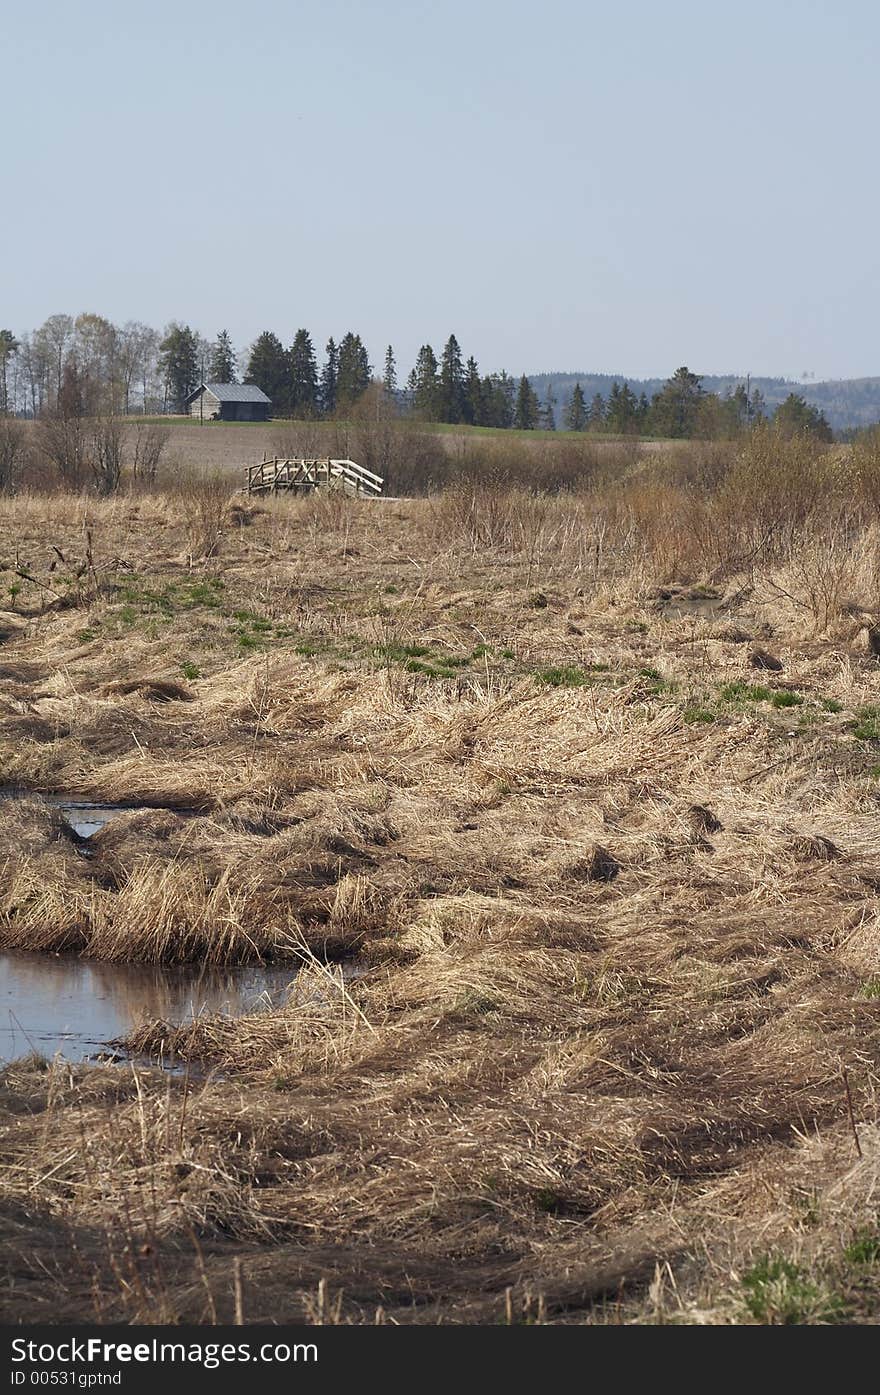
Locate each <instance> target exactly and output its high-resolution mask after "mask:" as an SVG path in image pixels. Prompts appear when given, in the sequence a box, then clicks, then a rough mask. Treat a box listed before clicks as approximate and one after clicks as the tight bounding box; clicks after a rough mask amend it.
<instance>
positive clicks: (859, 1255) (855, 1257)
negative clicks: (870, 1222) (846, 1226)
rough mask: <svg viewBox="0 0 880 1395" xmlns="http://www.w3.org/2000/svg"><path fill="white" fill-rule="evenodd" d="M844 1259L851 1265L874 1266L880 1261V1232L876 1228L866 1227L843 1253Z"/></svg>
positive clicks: (857, 1233)
mask: <svg viewBox="0 0 880 1395" xmlns="http://www.w3.org/2000/svg"><path fill="white" fill-rule="evenodd" d="M843 1257H844V1259H845V1260H847V1261H848V1262H849V1263H850V1264H858V1265H862V1266H865V1267H867V1266H869V1265H870V1266H872V1265H875V1264H876V1263H877V1261H878V1260H880V1232H878V1230H877V1229H876V1227H874V1226H865V1227H863V1229H862V1230H859V1231H856V1234H855V1235H854V1236H853V1238H852V1240H850V1242H849V1244H848V1245H847V1246H846V1248H845V1249H844V1251H843Z"/></svg>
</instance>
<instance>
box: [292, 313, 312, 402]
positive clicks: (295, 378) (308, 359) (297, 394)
mask: <svg viewBox="0 0 880 1395" xmlns="http://www.w3.org/2000/svg"><path fill="white" fill-rule="evenodd" d="M317 414H318V365H317V363H316V361H315V347H314V345H313V343H312V336H311V335H310V334H309V331H308V330H307V329H298V330H297V331H296V334H295V335H294V339H293V343H292V345H291V346H290V415H291V416H293V417H299V418H301V419H308V418H310V417H314V416H317Z"/></svg>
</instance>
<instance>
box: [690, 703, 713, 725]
mask: <svg viewBox="0 0 880 1395" xmlns="http://www.w3.org/2000/svg"><path fill="white" fill-rule="evenodd" d="M681 715H682V718H683V720H684V721H686V722H689V723H691V724H693V723H698V724H699V723H705V724H706V725H708V724H709V722H715V721H717V720H718V713H717V712H713V711H712V708H711V707H698V706H688V707H685V709H684V711H683V712H682V714H681Z"/></svg>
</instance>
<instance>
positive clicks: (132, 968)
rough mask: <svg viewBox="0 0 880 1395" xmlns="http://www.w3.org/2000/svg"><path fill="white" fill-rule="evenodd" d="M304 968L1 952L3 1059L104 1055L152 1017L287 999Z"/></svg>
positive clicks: (233, 1013) (239, 1012)
mask: <svg viewBox="0 0 880 1395" xmlns="http://www.w3.org/2000/svg"><path fill="white" fill-rule="evenodd" d="M295 974H296V965H294V964H286V965H273V966H271V967H264V966H247V967H242V968H235V969H199V968H173V969H172V968H159V967H154V966H153V965H147V964H104V963H99V962H97V961H95V960H87V959H80V958H77V956H75V955H45V954H20V953H8V954H0V1061H12V1060H15V1058H16V1057H18V1056H24V1055H27V1053H28V1052H31V1051H35V1052H38V1053H39V1054H40V1055H41V1056H47V1057H51V1056H54V1055H55V1054H56V1053H58V1052H60V1053H61V1055H62V1056H63V1057H64V1058H65V1059H66V1060H68V1061H85V1060H88V1059H89V1058H91V1057H94V1056H96V1055H100V1054H101V1052H102V1050H103V1049H106V1043H107V1042H108V1041H110V1040H112V1039H113V1038H115V1037H121V1036H126V1035H127V1034H128V1033H129V1032H131V1031H133V1029H134V1028H135V1027H140V1026H142V1025H143V1023H144V1022H152V1021H156V1020H157V1019H160V1018H161V1019H162V1020H163V1021H165V1022H171V1023H173V1024H174V1025H178V1024H181V1023H185V1022H191V1021H193V1019H194V1018H196V1017H199V1016H201V1015H203V1014H206V1013H220V1014H222V1015H224V1016H227V1017H241V1016H243V1015H244V1014H245V1013H249V1012H254V1011H259V1010H260V1009H261V1008H265V1009H268V1008H270V1007H275V1006H278V1005H279V1004H281V1003H283V1002H284V1001H285V999H286V997H287V992H288V989H289V987H290V985H291V983H292V982H293V979H294V976H295Z"/></svg>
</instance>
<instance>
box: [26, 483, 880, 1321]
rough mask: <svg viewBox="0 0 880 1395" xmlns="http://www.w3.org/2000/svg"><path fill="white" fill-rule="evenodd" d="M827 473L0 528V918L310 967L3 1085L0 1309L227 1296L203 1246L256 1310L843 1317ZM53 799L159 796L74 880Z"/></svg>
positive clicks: (850, 655) (863, 905)
mask: <svg viewBox="0 0 880 1395" xmlns="http://www.w3.org/2000/svg"><path fill="white" fill-rule="evenodd" d="M820 466H821V462H820V464H818V465H817V466H816V469H817V472H819V471H820ZM743 468H745V467H743ZM652 469H653V467H652ZM750 478H752V479H753V480H754V479H756V478H757V474H756V473H755V472H753V474H752V476H750ZM824 487H825V485H824V484H823V485H822V488H824ZM755 488H757V485H755ZM816 488H819V486H818V485H816ZM828 488H829V489H836V488H837V485H836V484H835V482H834V480H833V479H832V480H831V482H830V483H829V484H828ZM657 490H660V491H661V492H660V494H656V491H657ZM650 491H655V505H649V493H650ZM823 497H824V496H823ZM675 498H679V500H680V502H681V503H682V507H681V508H680V509H675V508H673V507H672V501H673V500H674V499H675ZM811 498H812V502H811V503H810V506H809V508H808V509H807V513H806V515H805V516H804V518H803V519H802V522H801V525H800V531H799V532H797V531H796V532H795V533H792V532H791V530H789V529H788V528H787V527H785V526H783V525H782V524H780V526H779V527H778V528H777V529H776V530H775V531H774V535H773V537H772V539H769V540H765V541H763V542H762V538H763V537H764V535H763V534H760V533H759V530H758V523H755V525H754V528H755V530H754V531H753V532H751V533H749V532H748V530H747V528H746V524H745V522H744V521H743V518H737V519H734V520H732V521H731V524H730V527H729V528H725V527H722V525H721V523H720V522H719V520H720V518H721V513H720V510H721V507H722V502H723V499H722V492H721V489H720V488H719V489H716V490H714V492H710V493H708V494H705V493H703V494H701V493H700V492H699V491H698V490H695V489H693V488H692V487H691V486H690V485H683V484H682V483H681V482H680V481H676V480H675V479H673V480H672V481H671V483H670V482H669V481H668V480H667V481H665V482H664V481H662V480H661V481H659V482H658V480H657V479H656V478H655V479H653V481H652V479H651V476H650V473H646V474H645V475H644V476H643V477H642V476H638V477H637V478H636V479H632V478H629V477H628V482H627V483H622V484H621V485H619V486H618V487H616V488H615V489H613V490H612V489H604V490H603V491H601V492H593V493H590V494H587V495H583V496H579V497H577V498H573V499H568V500H564V501H563V500H561V499H558V498H549V499H539V500H534V499H529V497H528V496H527V495H525V494H520V493H517V492H509V491H500V490H498V489H492V490H488V491H481V490H473V491H471V492H470V493H469V494H467V495H465V494H459V495H458V496H453V497H445V496H444V497H439V498H433V499H429V500H425V501H410V502H407V503H388V504H381V505H366V504H363V505H355V504H346V503H344V502H342V501H339V500H335V501H334V500H318V501H312V502H309V503H294V504H289V505H283V504H279V505H269V506H267V507H266V509H265V510H262V511H261V512H259V513H256V514H254V516H253V517H249V518H248V520H247V522H246V523H245V522H244V521H242V519H241V518H240V517H234V516H231V515H229V514H224V516H223V520H222V526H221V536H220V538H219V540H218V546H217V547H216V548H215V549H214V550H213V555H211V556H210V557H208V558H207V559H206V558H205V556H204V555H203V556H202V558H201V560H199V558H198V557H197V556H196V550H195V549H193V547H192V546H191V537H190V526H189V523H188V522H187V519H186V518H185V517H182V516H181V515H180V513H179V511H178V510H177V507H176V504H175V500H174V498H173V497H166V496H163V495H154V496H149V497H146V498H141V499H135V500H132V499H128V498H123V497H119V498H117V499H115V500H111V501H104V502H98V503H96V502H95V501H93V500H71V499H65V498H62V497H58V498H52V499H36V498H34V499H30V498H22V499H18V500H15V501H12V502H8V503H5V504H3V505H2V507H0V559H4V558H11V557H12V555H13V550H14V547H15V546H17V547H18V548H19V555H20V556H21V557H23V558H26V560H27V562H28V566H29V569H30V572H31V574H32V576H33V577H34V580H33V582H30V583H26V584H25V585H24V586H23V587H22V589H21V590H19V591H17V592H16V594H15V596H14V597H9V598H8V599H9V606H8V609H9V611H10V613H11V614H13V615H14V617H15V618H16V624H14V625H12V624H10V625H9V626H8V627H7V629H6V630H5V631H4V633H6V634H7V638H6V639H5V641H4V643H3V645H2V649H0V743H2V744H0V751H2V756H3V761H4V768H5V770H6V772H7V775H6V779H7V781H8V782H9V783H10V784H14V785H16V786H18V787H19V788H20V789H23V790H26V791H28V792H29V798H28V799H16V800H14V801H7V802H6V803H5V804H4V805H3V806H2V808H0V817H2V818H3V821H4V831H5V832H6V835H7V836H6V838H5V839H4V845H5V854H4V857H5V861H4V864H3V870H2V875H0V898H2V899H0V938H2V941H3V942H4V943H6V944H7V945H11V944H15V945H17V946H26V947H29V948H32V949H34V950H45V949H54V948H59V947H60V946H67V947H70V946H76V947H79V948H82V949H86V950H87V951H88V952H89V953H90V954H92V955H95V956H104V957H107V958H120V957H121V958H144V959H151V960H156V961H162V960H172V961H173V960H181V959H192V958H195V959H209V960H213V961H214V962H231V961H234V960H240V959H255V958H257V959H258V958H265V957H271V956H276V957H277V956H279V955H283V956H287V957H290V958H292V959H294V960H297V961H299V960H302V961H304V963H305V967H304V968H303V970H302V971H301V973H300V975H299V976H298V978H297V981H296V984H297V986H296V989H295V994H294V996H293V998H292V999H291V1001H290V1002H289V1003H288V1004H286V1005H285V1006H284V1007H283V1008H280V1009H278V1010H275V1011H272V1012H268V1013H265V1014H261V1015H259V1016H255V1017H253V1018H247V1019H243V1020H241V1021H238V1022H229V1021H226V1020H211V1019H208V1020H201V1021H199V1022H197V1023H196V1024H195V1025H192V1026H190V1027H187V1028H185V1029H175V1028H173V1027H172V1026H171V1025H169V1024H168V1023H154V1024H150V1025H148V1026H147V1027H145V1028H144V1029H143V1031H141V1032H140V1033H139V1034H138V1035H137V1038H136V1039H135V1040H133V1041H132V1042H131V1043H130V1045H131V1046H132V1048H134V1049H137V1050H138V1051H141V1052H148V1051H149V1052H155V1053H157V1054H158V1053H160V1052H161V1053H162V1054H163V1055H164V1056H165V1057H167V1055H168V1053H169V1052H171V1051H173V1052H175V1053H176V1056H177V1058H178V1059H179V1060H181V1061H185V1062H189V1063H190V1069H191V1071H192V1074H191V1076H185V1075H177V1076H172V1077H169V1076H168V1075H167V1074H163V1073H162V1072H161V1071H159V1070H149V1069H141V1068H132V1067H122V1068H118V1067H115V1068H103V1067H102V1068H85V1067H83V1068H76V1069H71V1068H69V1067H67V1066H66V1065H64V1064H63V1063H60V1062H57V1063H55V1064H52V1065H49V1066H47V1065H46V1064H45V1063H40V1062H38V1061H34V1060H30V1061H24V1062H19V1063H16V1064H14V1065H12V1066H10V1067H9V1068H8V1069H6V1071H5V1072H4V1073H3V1076H2V1080H0V1151H2V1158H3V1163H4V1170H3V1182H2V1194H0V1224H2V1227H3V1233H4V1255H5V1261H4V1263H5V1270H4V1271H2V1272H0V1294H2V1302H3V1310H4V1316H6V1318H7V1319H8V1320H10V1319H11V1320H18V1319H21V1318H24V1319H26V1320H28V1321H34V1320H37V1319H38V1318H40V1317H45V1318H46V1319H47V1320H54V1321H57V1320H71V1319H73V1318H82V1319H85V1318H88V1319H89V1320H92V1319H96V1320H99V1321H114V1320H115V1321H167V1320H172V1319H177V1318H181V1317H183V1318H189V1319H193V1320H196V1321H210V1320H212V1317H213V1315H214V1314H216V1315H218V1316H219V1318H220V1319H221V1320H224V1319H225V1320H230V1318H231V1316H232V1312H233V1304H234V1274H233V1259H235V1258H237V1259H239V1260H240V1261H241V1266H242V1273H243V1276H244V1293H245V1315H246V1318H247V1320H248V1321H282V1322H283V1321H299V1320H304V1321H314V1320H316V1315H317V1316H320V1315H321V1314H322V1313H323V1314H325V1315H326V1313H327V1312H332V1313H333V1315H334V1317H335V1318H336V1319H337V1320H340V1321H344V1322H373V1321H375V1320H376V1319H377V1312H378V1320H380V1321H381V1320H389V1321H396V1322H437V1321H444V1322H446V1321H467V1322H506V1321H514V1322H533V1321H547V1322H638V1321H683V1322H730V1321H742V1320H744V1321H760V1322H782V1321H809V1322H827V1321H834V1320H838V1319H840V1318H841V1317H848V1318H850V1319H852V1320H856V1321H869V1322H871V1321H874V1320H876V1316H877V1312H878V1294H880V1221H878V1208H877V1203H876V1187H877V1172H878V1162H880V1130H878V1116H877V1097H876V1089H877V1080H878V1062H880V948H878V945H880V940H878V926H880V900H878V888H880V881H878V878H877V872H876V864H877V853H878V835H877V815H878V783H877V782H878V770H877V762H878V759H880V757H878V755H877V751H878V749H880V718H878V711H880V669H878V665H877V660H876V658H875V657H874V656H873V654H872V653H871V651H870V648H869V647H868V644H867V642H866V633H867V629H866V626H867V620H866V617H868V618H870V617H871V616H872V614H873V605H874V597H875V594H876V592H875V589H874V588H875V584H876V574H875V569H874V563H873V559H874V557H875V555H876V538H875V535H874V532H873V527H874V525H873V521H872V516H871V513H870V511H869V510H868V509H867V507H866V508H865V511H864V512H863V513H856V512H855V511H854V512H853V513H852V514H851V515H848V516H847V517H846V518H843V517H841V519H840V523H839V527H840V529H843V530H845V536H847V537H849V538H850V541H851V547H850V548H849V551H848V554H847V557H846V565H845V567H844V566H843V565H842V564H841V566H840V567H838V563H837V554H836V553H835V552H834V551H833V549H832V548H831V547H830V545H829V530H828V529H827V528H826V530H825V534H824V536H823V534H822V532H821V530H820V528H819V526H818V516H817V515H816V514H815V509H816V507H817V505H816V503H815V498H813V496H811ZM661 505H662V508H661ZM655 507H656V509H660V510H661V512H660V514H658V513H657V512H656V511H652V509H655ZM797 507H798V508H800V507H801V504H800V502H798V504H797ZM706 510H709V511H712V510H715V511H716V512H714V513H713V514H712V517H713V518H714V519H715V524H716V525H717V526H716V531H715V535H714V536H713V537H712V538H711V539H710V538H709V537H708V535H707V534H705V531H703V532H702V533H701V531H700V527H701V526H702V525H701V526H700V527H698V526H697V520H698V519H700V518H702V519H703V521H704V522H705V519H706V517H707V516H708V515H707V513H706ZM758 515H759V511H756V514H755V517H756V518H757V517H758ZM811 518H813V519H815V522H816V526H815V527H814V526H813V523H811V521H810V520H811ZM661 520H665V521H662V522H661ZM837 526H838V525H837V524H835V528H836V527H837ZM85 528H88V529H89V530H90V531H91V536H92V539H93V554H94V579H93V582H92V583H91V584H90V586H89V587H88V588H83V589H82V593H81V594H79V593H78V592H77V588H76V586H74V585H73V584H71V586H70V587H69V588H67V590H68V593H73V594H74V600H73V601H72V602H71V601H69V600H67V599H65V600H64V603H63V604H62V603H60V599H59V596H58V595H55V594H54V593H56V592H58V593H59V595H63V588H61V587H60V585H59V578H58V571H59V568H58V567H56V568H55V569H54V570H53V571H51V572H50V571H49V570H48V566H49V562H50V559H51V557H52V556H53V555H54V554H52V553H51V552H50V548H51V546H52V544H54V545H55V546H56V547H58V548H59V549H60V550H61V552H62V553H64V555H65V556H67V555H68V553H70V554H71V555H73V554H74V553H75V551H76V548H77V546H78V545H79V542H80V541H81V539H82V538H83V536H84V529H85ZM834 536H835V537H837V536H844V534H843V533H841V534H837V533H835V534H834ZM10 577H11V573H7V575H6V576H5V577H2V578H0V582H2V583H3V584H7V583H8V584H13V583H12V582H11V580H10ZM829 577H830V580H829ZM817 579H818V580H817ZM3 604H4V605H5V604H6V599H4V601H3ZM758 647H766V648H767V649H768V650H769V651H770V652H772V653H773V655H775V656H777V657H778V658H779V660H780V662H781V664H782V668H781V670H779V671H758V670H756V669H754V668H753V667H752V666H751V665H750V663H749V656H750V654H751V653H752V652H753V651H754V649H755V648H758ZM174 685H179V686H180V688H181V692H180V693H179V694H178V693H176V692H175V691H174ZM157 697H164V698H165V700H163V701H157V700H156V699H157ZM183 697H191V698H192V700H191V701H182V700H180V699H181V698H183ZM50 789H64V790H66V791H70V792H71V793H76V794H78V795H80V796H88V797H94V798H97V799H101V800H112V801H118V802H129V803H132V804H143V805H149V806H152V807H151V808H148V809H141V810H136V811H135V812H132V813H130V814H124V815H120V816H119V817H118V818H117V819H114V820H113V821H112V822H111V823H110V824H108V825H107V826H106V828H105V829H104V830H103V831H102V832H101V833H100V834H98V835H96V837H95V839H94V842H93V846H94V856H93V857H91V858H90V859H84V858H83V857H82V856H81V852H80V850H79V849H78V847H77V844H76V841H75V840H74V839H72V838H71V836H70V835H69V833H68V832H67V831H66V829H65V827H64V825H63V823H62V822H61V821H60V820H59V819H58V818H57V817H56V816H55V815H52V814H50V813H47V811H46V808H45V806H44V805H42V804H41V802H40V801H39V799H38V798H36V796H37V794H38V793H39V791H41V790H50ZM345 957H355V958H357V959H358V960H359V962H360V964H361V966H362V968H363V969H364V972H363V973H362V974H361V975H360V976H359V977H357V978H355V979H353V980H347V981H346V980H343V978H342V977H341V975H340V973H339V971H338V970H337V969H334V968H332V967H327V964H328V962H330V963H332V961H333V960H334V959H336V958H345ZM844 1071H846V1077H844V1074H843V1072H844ZM847 1084H848V1086H849V1091H850V1097H851V1100H852V1108H853V1118H854V1120H855V1126H856V1131H857V1142H858V1150H859V1151H857V1148H856V1138H854V1134H853V1125H852V1122H851V1117H850V1112H849V1104H848V1099H847ZM319 1285H320V1286H321V1287H320V1294H321V1295H323V1298H321V1299H319V1297H318V1295H319Z"/></svg>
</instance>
